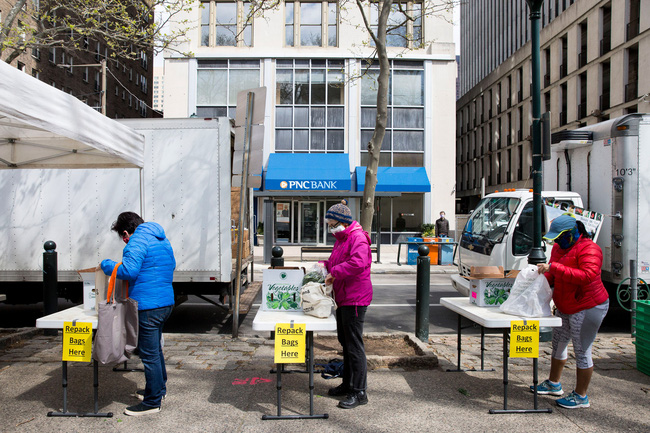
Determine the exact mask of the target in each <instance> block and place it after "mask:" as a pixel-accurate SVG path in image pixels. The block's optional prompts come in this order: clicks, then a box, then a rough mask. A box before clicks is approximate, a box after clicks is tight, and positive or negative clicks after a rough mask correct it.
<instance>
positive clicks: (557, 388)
mask: <svg viewBox="0 0 650 433" xmlns="http://www.w3.org/2000/svg"><path fill="white" fill-rule="evenodd" d="M530 392H535V387H534V386H532V385H531V386H530ZM537 394H539V395H562V394H564V392H563V391H562V384H561V383H559V382H558V384H557V385H553V384H552V383H551V382H550V381H549V380H548V379H546V380H545V381H544V382H542V383H540V384H539V385H537Z"/></svg>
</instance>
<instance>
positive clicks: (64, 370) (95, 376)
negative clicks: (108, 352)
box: [47, 361, 113, 418]
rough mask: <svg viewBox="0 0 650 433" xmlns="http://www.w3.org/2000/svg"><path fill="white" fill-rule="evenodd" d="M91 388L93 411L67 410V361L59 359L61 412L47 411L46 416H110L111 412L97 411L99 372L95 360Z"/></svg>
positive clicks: (111, 415)
mask: <svg viewBox="0 0 650 433" xmlns="http://www.w3.org/2000/svg"><path fill="white" fill-rule="evenodd" d="M93 362H94V365H93V389H94V392H93V394H94V399H93V402H94V406H95V407H94V409H95V411H94V412H87V413H78V412H68V361H61V364H62V365H61V371H62V373H61V376H62V386H63V412H54V411H52V412H48V413H47V416H55V417H59V416H71V417H94V418H112V417H113V412H97V411H98V409H99V407H98V406H99V396H98V388H99V374H98V366H97V361H93Z"/></svg>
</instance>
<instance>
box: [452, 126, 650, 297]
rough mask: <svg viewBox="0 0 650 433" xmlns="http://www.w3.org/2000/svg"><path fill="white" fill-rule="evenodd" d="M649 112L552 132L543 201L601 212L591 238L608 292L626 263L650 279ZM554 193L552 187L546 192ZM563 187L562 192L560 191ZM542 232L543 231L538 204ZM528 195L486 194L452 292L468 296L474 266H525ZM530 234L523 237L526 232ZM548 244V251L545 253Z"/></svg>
mask: <svg viewBox="0 0 650 433" xmlns="http://www.w3.org/2000/svg"><path fill="white" fill-rule="evenodd" d="M646 166H648V167H650V115H648V114H630V115H626V116H623V117H619V118H616V119H612V120H608V121H605V122H600V123H598V124H595V125H590V126H587V127H583V128H579V129H576V130H571V131H561V132H558V133H556V134H553V136H552V144H551V159H550V160H548V161H545V162H544V181H543V186H544V189H545V190H549V191H544V192H542V196H543V198H544V199H546V198H554V199H555V201H556V202H559V203H563V202H564V203H566V204H567V207H570V206H571V205H573V206H577V207H583V208H587V209H591V210H594V211H596V212H599V213H601V214H603V222H602V225H601V228H600V234H599V235H598V237H597V238H596V242H597V243H598V245H599V246H600V247H601V249H602V251H603V272H602V278H603V282H604V283H605V285H606V286H607V288H608V291H609V292H610V295H614V296H613V299H614V298H615V293H614V291H615V290H616V288H617V287H618V286H619V284H622V285H623V286H625V285H627V283H628V281H626V279H627V278H629V276H630V274H629V271H630V260H636V263H637V266H638V268H637V274H638V276H639V277H640V278H645V279H646V281H648V280H650V199H649V197H650V172H646V170H645V167H646ZM551 190H552V191H551ZM561 190H564V191H561ZM543 214H544V216H543V218H542V225H543V227H542V230H543V231H544V232H545V231H546V230H547V228H548V222H549V221H548V219H549V218H548V217H547V216H546V211H545V207H544V206H543ZM528 224H532V192H530V191H528V190H516V191H504V192H499V193H493V194H489V195H487V196H486V197H485V198H483V199H482V200H481V202H479V204H478V206H477V207H476V209H475V210H474V211H473V212H472V214H471V215H470V217H469V220H468V222H467V224H466V225H465V228H464V230H463V232H462V235H461V237H460V241H459V246H458V248H457V251H456V256H455V261H456V263H457V264H458V267H459V275H454V276H453V277H452V284H453V286H454V287H455V288H456V290H457V291H458V292H459V293H461V294H464V295H466V294H467V293H468V287H469V285H468V283H467V280H466V279H465V278H463V277H464V276H469V271H470V267H471V266H487V265H494V266H503V267H504V269H505V270H506V271H510V270H513V269H521V268H522V267H523V266H525V265H526V264H527V256H528V251H529V249H530V245H531V244H532V242H531V239H530V236H531V235H532V231H531V230H532V228H530V226H529V225H528ZM527 231H528V234H526V232H527ZM550 250H551V249H550V248H546V254H547V256H549V255H550Z"/></svg>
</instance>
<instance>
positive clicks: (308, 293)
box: [300, 282, 336, 319]
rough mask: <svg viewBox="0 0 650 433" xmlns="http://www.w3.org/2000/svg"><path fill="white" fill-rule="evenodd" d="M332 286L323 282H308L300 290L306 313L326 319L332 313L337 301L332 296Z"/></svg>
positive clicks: (302, 305)
mask: <svg viewBox="0 0 650 433" xmlns="http://www.w3.org/2000/svg"><path fill="white" fill-rule="evenodd" d="M331 293H332V286H325V284H321V283H315V282H311V283H307V284H305V285H304V286H302V289H301V290H300V306H301V307H302V311H303V312H304V313H305V314H309V315H310V316H314V317H319V318H321V319H326V318H328V317H329V316H330V314H331V313H332V307H334V308H336V303H335V302H334V299H333V298H332V296H331Z"/></svg>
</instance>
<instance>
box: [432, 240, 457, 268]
mask: <svg viewBox="0 0 650 433" xmlns="http://www.w3.org/2000/svg"><path fill="white" fill-rule="evenodd" d="M436 242H445V243H448V244H449V245H445V244H441V245H440V250H439V252H438V261H439V263H440V264H441V265H451V264H453V263H454V243H453V242H454V239H453V238H436Z"/></svg>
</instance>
